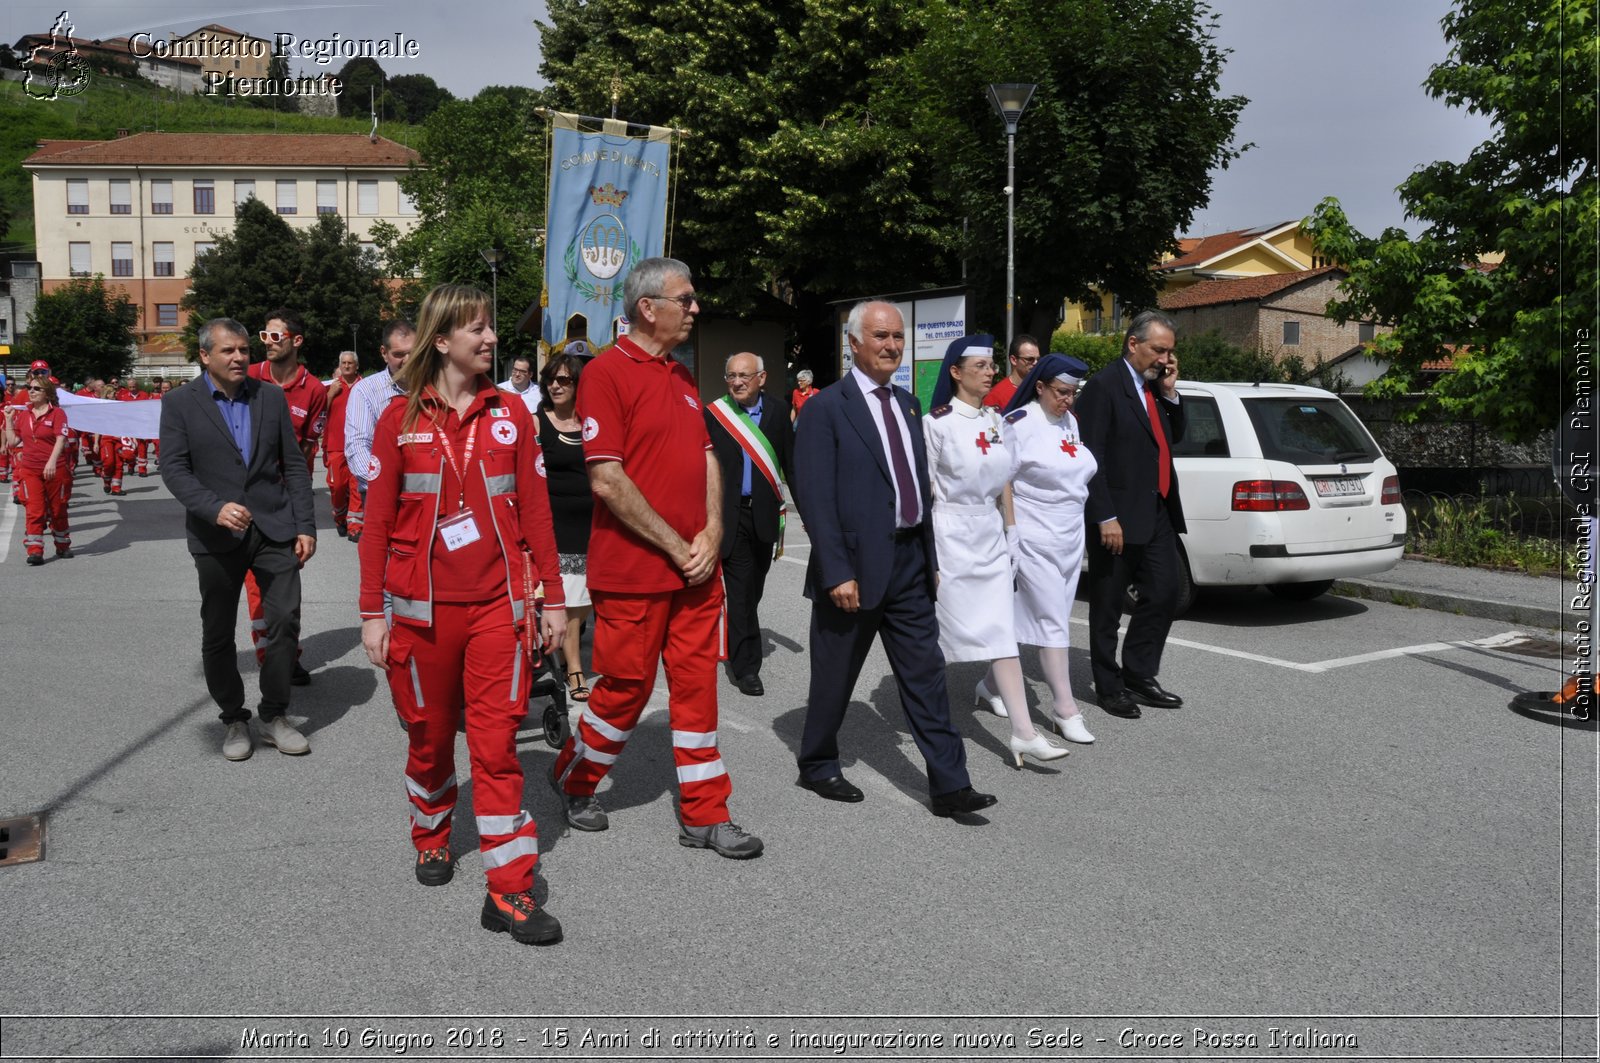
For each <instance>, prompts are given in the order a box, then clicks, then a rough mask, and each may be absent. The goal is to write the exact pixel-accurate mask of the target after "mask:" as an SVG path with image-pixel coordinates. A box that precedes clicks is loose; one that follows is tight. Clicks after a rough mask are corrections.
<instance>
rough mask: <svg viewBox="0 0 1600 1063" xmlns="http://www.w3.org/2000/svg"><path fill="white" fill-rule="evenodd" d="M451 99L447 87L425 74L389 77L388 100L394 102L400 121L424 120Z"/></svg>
mask: <svg viewBox="0 0 1600 1063" xmlns="http://www.w3.org/2000/svg"><path fill="white" fill-rule="evenodd" d="M453 99H455V97H454V96H452V95H451V94H450V90H449V89H447V88H444V87H442V86H441V85H440V84H439V83H438V82H436V81H434V80H433V78H431V77H429V76H428V75H427V74H401V75H400V76H399V77H394V78H390V79H389V100H390V102H391V103H393V104H394V115H395V117H396V118H398V119H399V120H400V121H402V122H413V123H420V122H426V121H427V120H428V118H429V117H430V116H431V115H432V114H433V112H434V111H437V110H438V109H439V108H440V107H441V106H442V105H444V104H446V103H449V102H450V101H451V100H453Z"/></svg>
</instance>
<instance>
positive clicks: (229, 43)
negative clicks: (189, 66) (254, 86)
mask: <svg viewBox="0 0 1600 1063" xmlns="http://www.w3.org/2000/svg"><path fill="white" fill-rule="evenodd" d="M171 45H172V48H171V54H173V55H175V56H181V57H183V58H185V59H193V60H196V61H198V62H199V64H200V66H201V67H202V68H203V69H205V70H207V71H215V72H217V73H219V74H223V75H227V74H232V75H233V76H234V77H237V78H264V77H266V76H267V69H268V67H269V66H270V64H271V63H272V42H271V41H269V40H267V39H265V38H263V37H252V36H251V35H250V34H248V33H240V32H239V31H238V30H230V29H229V28H228V27H226V26H219V25H217V24H216V23H215V22H213V23H211V24H210V25H208V26H201V27H200V28H199V29H197V30H193V31H191V32H189V33H185V34H184V35H183V36H181V37H180V36H177V35H174V36H173V38H172V42H171Z"/></svg>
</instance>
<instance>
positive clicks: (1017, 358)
mask: <svg viewBox="0 0 1600 1063" xmlns="http://www.w3.org/2000/svg"><path fill="white" fill-rule="evenodd" d="M1006 354H1007V356H1008V357H1007V359H1006V360H1007V361H1008V362H1009V363H1010V365H1011V372H1010V373H1009V374H1007V376H1006V377H1005V379H1004V380H997V381H995V383H994V387H992V388H990V389H989V394H987V395H985V396H984V397H983V404H984V405H985V406H993V407H994V408H995V409H997V410H1003V409H1005V408H1006V403H1008V402H1010V401H1011V396H1013V395H1015V394H1016V393H1017V388H1018V387H1019V386H1020V385H1021V384H1022V378H1023V377H1025V376H1027V375H1028V374H1029V373H1031V372H1033V367H1034V365H1036V364H1037V363H1038V361H1039V341H1038V340H1036V339H1034V338H1033V337H1032V336H1030V335H1028V334H1027V333H1026V332H1019V333H1017V335H1016V336H1015V337H1014V338H1013V339H1012V341H1011V346H1010V347H1009V348H1007V350H1006Z"/></svg>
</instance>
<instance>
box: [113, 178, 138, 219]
mask: <svg viewBox="0 0 1600 1063" xmlns="http://www.w3.org/2000/svg"><path fill="white" fill-rule="evenodd" d="M111 213H113V214H132V213H133V187H132V185H130V184H129V183H128V182H127V181H112V182H111Z"/></svg>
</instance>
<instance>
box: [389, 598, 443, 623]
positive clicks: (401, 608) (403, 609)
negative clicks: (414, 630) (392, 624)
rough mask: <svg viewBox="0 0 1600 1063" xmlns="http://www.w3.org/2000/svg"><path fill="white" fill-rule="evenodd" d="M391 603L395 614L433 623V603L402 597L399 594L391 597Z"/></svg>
mask: <svg viewBox="0 0 1600 1063" xmlns="http://www.w3.org/2000/svg"><path fill="white" fill-rule="evenodd" d="M390 605H391V607H392V608H393V610H394V615H395V616H403V617H405V618H406V619H407V620H421V621H422V622H424V623H427V624H432V623H433V603H432V602H429V601H418V600H417V599H415V598H402V597H400V596H399V595H398V594H396V595H393V596H392V597H391V598H390Z"/></svg>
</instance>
